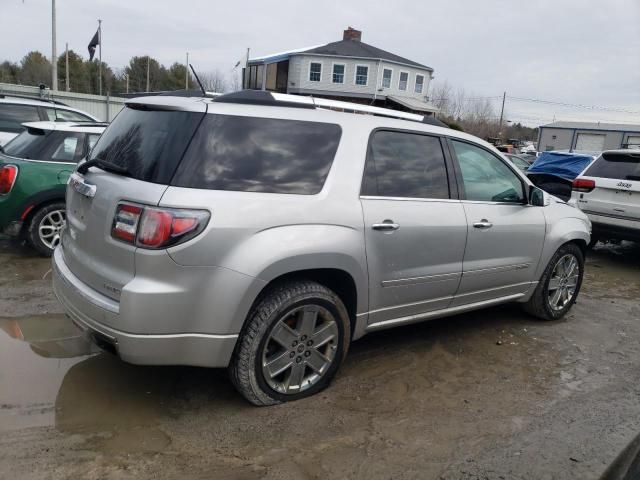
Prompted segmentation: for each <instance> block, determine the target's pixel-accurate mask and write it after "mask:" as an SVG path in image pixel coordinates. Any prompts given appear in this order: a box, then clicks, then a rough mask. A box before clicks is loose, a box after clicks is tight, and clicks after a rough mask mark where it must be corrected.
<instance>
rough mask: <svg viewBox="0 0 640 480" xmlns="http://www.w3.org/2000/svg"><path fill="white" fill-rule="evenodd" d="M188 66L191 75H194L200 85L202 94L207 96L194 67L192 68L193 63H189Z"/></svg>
mask: <svg viewBox="0 0 640 480" xmlns="http://www.w3.org/2000/svg"><path fill="white" fill-rule="evenodd" d="M189 68H190V69H191V71H192V72H193V76H194V77H196V82H198V85H200V90H202V95H204V96H205V97H206V96H207V91H206V90H205V89H204V87H203V86H202V82H201V81H200V78H198V74H197V73H196V70H195V68H193V65H191V64H189Z"/></svg>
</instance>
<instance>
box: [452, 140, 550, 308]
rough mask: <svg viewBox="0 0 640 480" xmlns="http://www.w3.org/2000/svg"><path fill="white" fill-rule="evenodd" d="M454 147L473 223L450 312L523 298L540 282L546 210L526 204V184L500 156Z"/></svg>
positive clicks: (458, 142) (462, 192)
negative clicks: (478, 304) (463, 307)
mask: <svg viewBox="0 0 640 480" xmlns="http://www.w3.org/2000/svg"><path fill="white" fill-rule="evenodd" d="M450 145H451V151H452V153H453V155H454V158H455V161H456V164H455V165H456V167H457V172H458V175H457V177H458V179H459V183H458V188H459V190H460V196H461V199H462V205H463V208H464V211H465V214H466V217H467V222H468V225H467V246H466V249H465V254H464V260H463V264H462V280H461V281H460V288H459V289H458V292H457V293H456V298H455V299H454V301H453V302H452V303H451V306H459V305H465V304H470V303H475V302H483V301H487V300H493V299H497V298H502V297H508V296H519V295H521V294H523V293H524V292H526V291H527V289H529V288H530V287H531V286H532V285H533V283H532V282H534V281H535V280H536V279H535V278H534V272H535V271H536V267H537V265H538V261H539V259H540V255H541V252H542V247H543V244H544V239H545V231H546V226H545V217H544V213H543V211H542V208H540V207H535V206H531V205H529V204H528V203H527V200H526V199H527V195H526V193H525V188H526V186H527V184H526V183H525V182H524V181H523V179H522V178H521V177H520V176H519V175H518V174H517V173H516V172H515V169H514V168H513V167H512V166H509V165H508V164H507V162H506V161H504V160H503V159H502V158H500V157H499V156H498V155H497V154H495V153H493V152H491V151H490V150H489V149H485V148H484V147H482V146H480V145H477V144H473V143H469V142H465V141H461V140H450Z"/></svg>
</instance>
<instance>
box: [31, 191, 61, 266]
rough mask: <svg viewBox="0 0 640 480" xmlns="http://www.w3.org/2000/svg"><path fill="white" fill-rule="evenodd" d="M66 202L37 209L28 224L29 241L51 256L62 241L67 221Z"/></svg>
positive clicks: (42, 252) (40, 251) (38, 249)
mask: <svg viewBox="0 0 640 480" xmlns="http://www.w3.org/2000/svg"><path fill="white" fill-rule="evenodd" d="M65 208H66V207H65V204H64V202H56V203H50V204H49V205H45V206H44V207H42V208H40V209H39V210H37V211H36V212H35V213H34V214H33V216H32V217H31V220H30V221H29V224H28V226H27V241H28V242H29V244H30V245H31V246H32V247H33V248H34V249H35V250H36V251H37V252H38V253H39V254H40V255H43V256H45V257H50V256H51V254H52V253H53V251H54V250H55V248H56V247H57V246H58V244H59V243H60V233H61V230H62V228H63V227H64V226H65V224H66V221H67V212H66V209H65Z"/></svg>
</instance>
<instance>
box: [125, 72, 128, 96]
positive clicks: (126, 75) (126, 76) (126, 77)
mask: <svg viewBox="0 0 640 480" xmlns="http://www.w3.org/2000/svg"><path fill="white" fill-rule="evenodd" d="M124 78H125V79H126V80H127V93H129V74H128V73H125V74H124Z"/></svg>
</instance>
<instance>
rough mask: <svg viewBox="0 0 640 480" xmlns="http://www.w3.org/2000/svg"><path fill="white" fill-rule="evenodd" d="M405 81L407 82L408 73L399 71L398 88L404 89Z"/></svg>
mask: <svg viewBox="0 0 640 480" xmlns="http://www.w3.org/2000/svg"><path fill="white" fill-rule="evenodd" d="M407 83H409V73H408V72H400V80H399V82H398V90H406V89H407Z"/></svg>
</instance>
